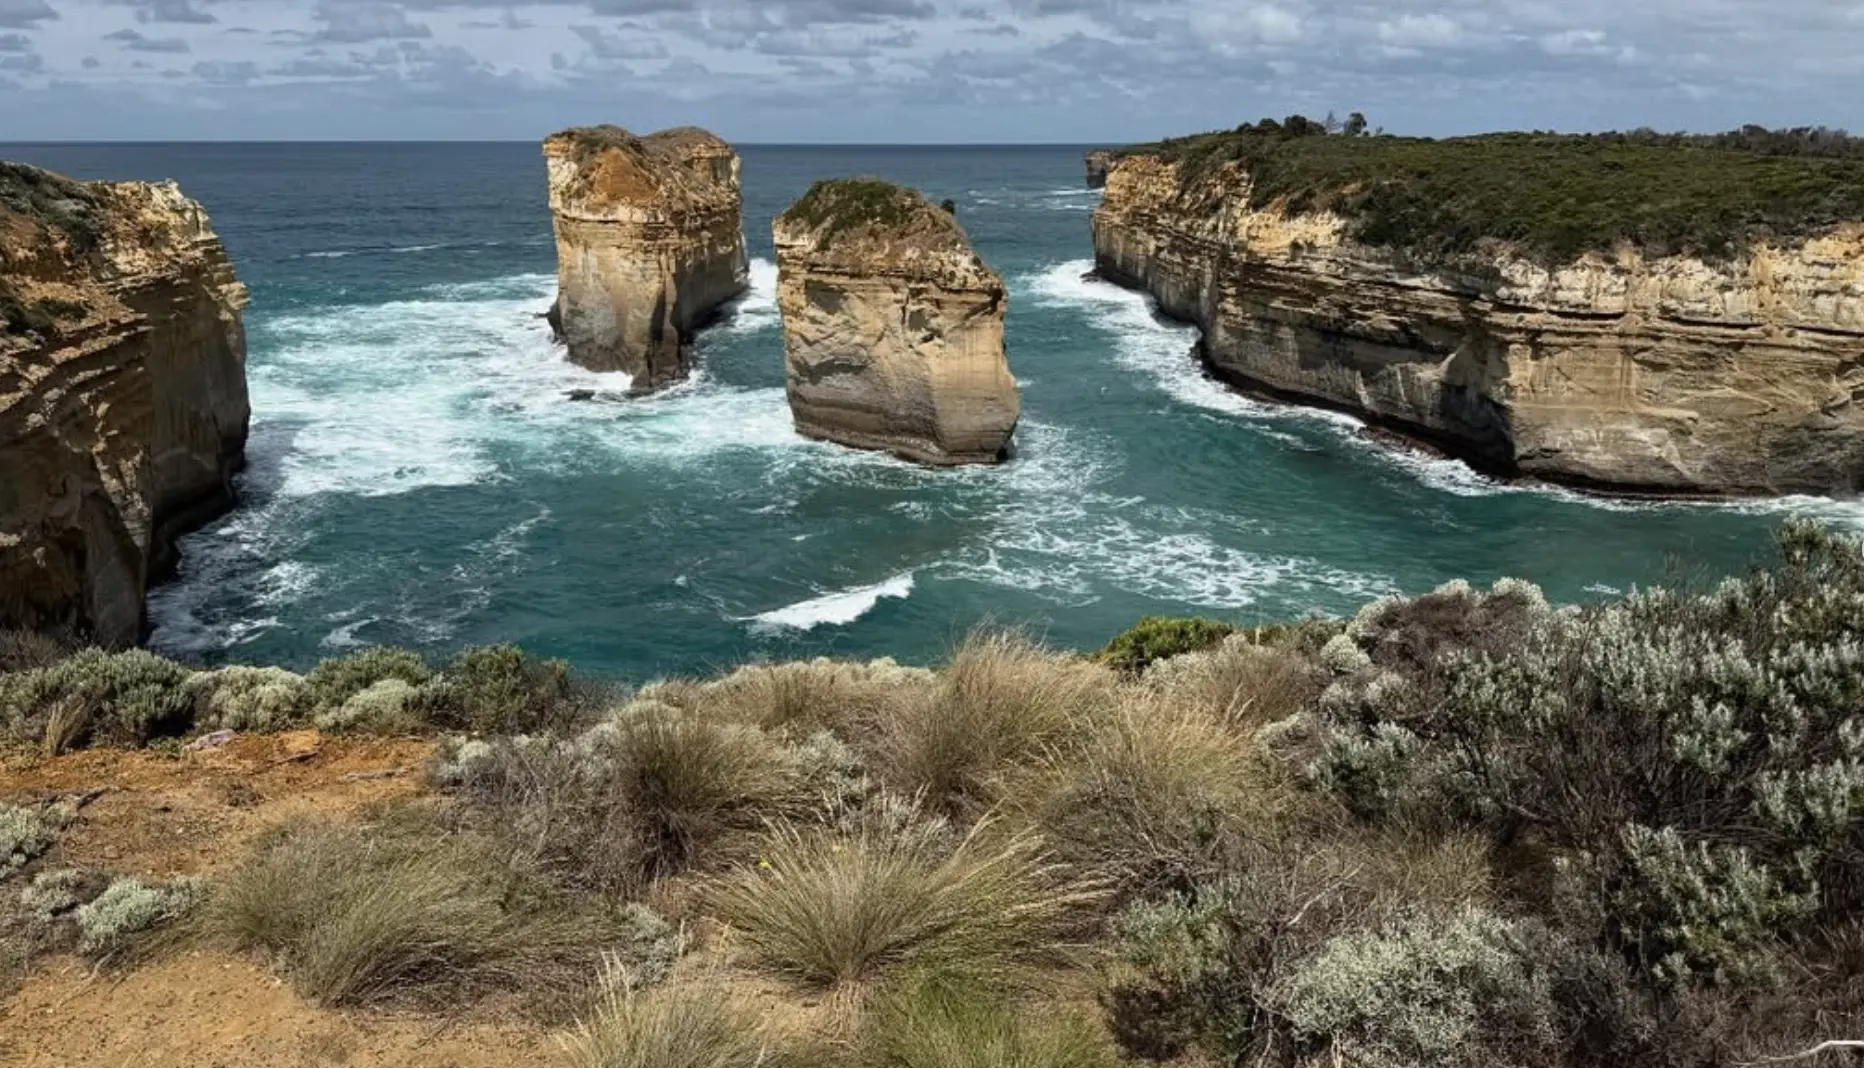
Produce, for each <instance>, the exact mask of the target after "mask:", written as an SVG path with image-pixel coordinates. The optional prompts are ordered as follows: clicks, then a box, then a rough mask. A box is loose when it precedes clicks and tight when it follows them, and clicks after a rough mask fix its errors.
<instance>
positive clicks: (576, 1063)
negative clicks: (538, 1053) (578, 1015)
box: [563, 975, 770, 1068]
mask: <svg viewBox="0 0 1864 1068" xmlns="http://www.w3.org/2000/svg"><path fill="white" fill-rule="evenodd" d="M563 1050H564V1054H565V1057H564V1060H565V1063H566V1064H568V1065H569V1068H758V1066H759V1065H763V1064H766V1063H767V1062H768V1061H769V1059H770V1057H769V1054H770V1051H769V1049H768V1047H767V1046H766V1044H765V1042H764V1040H763V1038H762V1036H761V1035H760V1034H759V1033H758V1028H757V1025H756V1021H754V1020H752V1019H751V1018H750V1017H749V1016H747V1015H746V1013H745V1012H744V1011H743V1010H742V1009H741V1008H739V1007H738V1006H737V1005H734V1004H733V1003H732V1002H731V1000H730V999H729V998H728V997H727V996H726V994H725V991H724V989H723V988H722V987H721V986H719V985H707V986H702V987H681V988H677V989H669V988H666V987H659V988H655V989H650V990H637V989H633V988H631V987H630V986H629V985H628V984H627V982H626V981H625V980H623V979H622V978H621V977H619V976H613V975H611V976H609V977H607V981H606V982H605V983H604V989H603V992H602V994H601V996H600V997H599V998H598V999H597V1002H596V1006H595V1009H594V1011H593V1012H592V1013H590V1014H589V1016H587V1017H586V1018H584V1019H582V1020H579V1021H578V1022H577V1024H576V1027H575V1028H574V1029H573V1030H572V1031H571V1032H570V1033H569V1034H568V1035H567V1036H565V1037H564V1039H563Z"/></svg>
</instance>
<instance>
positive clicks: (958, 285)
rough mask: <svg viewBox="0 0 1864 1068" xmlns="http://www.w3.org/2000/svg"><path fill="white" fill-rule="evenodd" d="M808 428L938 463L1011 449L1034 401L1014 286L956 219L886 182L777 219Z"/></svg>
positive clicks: (799, 403) (839, 186)
mask: <svg viewBox="0 0 1864 1068" xmlns="http://www.w3.org/2000/svg"><path fill="white" fill-rule="evenodd" d="M775 230H776V246H777V306H778V309H779V310H780V312H781V313H782V316H783V341H784V347H785V350H786V351H787V353H788V378H787V383H788V393H789V399H790V411H791V412H792V413H793V415H794V416H795V420H796V428H797V430H798V431H800V432H802V433H803V434H806V435H808V436H810V437H815V438H822V439H826V440H828V441H834V442H839V443H841V444H843V445H852V446H855V447H857V448H864V449H881V450H885V451H887V452H891V453H895V454H897V455H899V456H903V457H906V458H907V459H911V460H917V461H919V462H921V463H929V464H966V463H992V462H995V461H997V460H999V459H1001V458H1003V456H1004V455H1005V454H1006V453H1007V450H1008V447H1009V440H1010V435H1011V434H1012V433H1013V432H1014V431H1015V429H1016V419H1017V415H1018V413H1019V412H1020V410H1021V402H1020V400H1019V399H1018V397H1017V394H1016V380H1015V379H1014V378H1012V377H1011V376H1010V368H1009V364H1008V363H1007V362H1006V360H1005V358H1004V353H1003V313H1004V309H1005V308H1006V307H1007V305H1008V296H1007V294H1006V293H1005V291H1004V288H1003V279H1001V278H999V277H998V276H997V274H996V272H994V271H992V270H991V269H990V268H989V267H988V266H986V265H985V264H984V261H983V260H981V259H979V258H978V255H977V253H976V252H974V251H972V249H971V242H970V239H969V238H968V237H966V236H965V233H964V229H963V228H962V227H960V226H959V225H958V221H957V220H956V219H955V218H954V217H953V216H952V215H951V213H949V212H947V211H945V210H943V209H941V208H939V207H937V206H935V205H933V204H931V203H930V202H928V201H927V200H926V199H925V198H924V197H923V196H921V195H920V194H918V193H916V192H914V191H912V190H907V189H901V188H899V187H898V186H893V185H888V184H887V183H885V182H879V181H874V180H870V179H850V180H838V181H830V182H818V183H816V185H815V187H814V188H812V189H811V190H810V191H809V192H808V194H806V195H805V196H804V197H803V198H802V199H801V200H799V201H797V202H796V203H795V204H794V205H792V206H791V207H790V209H789V210H788V211H786V212H784V213H783V214H782V215H781V216H779V217H778V218H777V221H776V228H775Z"/></svg>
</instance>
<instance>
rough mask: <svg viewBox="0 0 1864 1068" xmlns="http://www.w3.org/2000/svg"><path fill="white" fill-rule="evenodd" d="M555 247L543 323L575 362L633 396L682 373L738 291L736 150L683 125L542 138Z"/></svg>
mask: <svg viewBox="0 0 1864 1068" xmlns="http://www.w3.org/2000/svg"><path fill="white" fill-rule="evenodd" d="M544 160H545V162H546V164H547V166H548V171H549V179H550V214H551V219H552V222H553V225H554V228H555V230H556V238H557V302H556V305H555V306H554V307H553V308H552V309H551V316H550V322H551V325H552V326H553V327H554V328H555V329H556V331H557V334H558V336H559V337H561V338H562V339H563V341H564V342H565V344H566V345H567V346H568V348H569V356H570V359H571V360H572V361H574V362H575V363H577V364H580V365H582V366H583V367H587V368H590V369H592V370H597V371H627V372H628V373H630V374H632V375H633V376H634V384H635V385H636V386H637V387H644V388H650V389H651V388H656V387H659V386H664V385H666V384H668V383H670V382H674V381H677V380H679V379H681V378H683V377H685V376H686V374H687V372H688V370H689V369H690V366H691V348H692V340H693V334H694V332H695V331H697V330H698V329H699V328H700V327H702V326H704V325H705V324H706V322H707V321H709V320H710V319H712V318H713V317H715V316H716V315H717V314H718V310H719V307H720V305H722V304H724V303H725V302H726V301H729V300H730V299H731V298H733V297H735V296H737V295H738V294H739V293H741V292H743V291H744V288H745V285H746V282H747V280H748V277H749V272H748V265H747V262H746V260H745V253H744V228H743V221H742V218H741V216H742V211H743V208H742V202H741V195H740V192H739V179H738V171H739V163H738V156H737V153H735V152H733V151H732V149H731V146H730V145H728V144H726V143H725V142H724V141H722V140H720V139H719V138H717V137H715V136H713V135H712V134H710V133H707V132H706V131H704V130H697V129H693V128H690V127H682V128H680V129H674V130H662V131H660V132H659V133H656V134H650V135H649V136H646V137H636V136H634V135H633V134H630V133H629V132H628V131H626V130H623V129H621V128H620V127H618V126H592V127H584V128H579V129H573V130H564V131H562V132H561V133H557V134H553V135H551V136H550V137H549V138H548V139H547V140H545V141H544Z"/></svg>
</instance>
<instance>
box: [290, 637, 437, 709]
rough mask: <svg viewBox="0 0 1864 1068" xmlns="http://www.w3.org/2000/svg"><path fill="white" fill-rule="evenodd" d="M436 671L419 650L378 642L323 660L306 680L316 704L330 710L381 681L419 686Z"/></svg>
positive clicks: (320, 707)
mask: <svg viewBox="0 0 1864 1068" xmlns="http://www.w3.org/2000/svg"><path fill="white" fill-rule="evenodd" d="M432 674H433V673H432V672H431V671H429V670H428V668H427V663H426V661H424V660H422V659H421V655H420V654H419V653H416V652H413V651H411V650H408V649H396V648H393V647H390V646H375V647H371V648H368V649H359V650H357V651H356V652H353V653H349V654H346V655H344V656H337V657H331V658H330V659H328V660H323V661H319V662H318V665H317V666H316V667H314V668H312V669H311V673H310V674H309V675H307V676H305V679H304V681H305V682H306V683H308V684H309V685H310V689H311V702H312V704H313V705H314V706H315V707H316V709H317V711H318V712H320V713H326V714H327V713H329V712H331V711H332V710H334V709H338V708H341V707H343V704H344V702H346V701H348V700H349V699H350V698H352V697H355V696H356V695H357V694H359V693H362V692H363V691H364V690H367V689H368V688H370V687H371V686H374V685H376V684H377V683H380V682H383V681H385V680H388V679H399V680H400V681H402V682H405V683H407V684H408V685H409V686H419V685H420V684H422V683H424V682H426V681H427V680H428V679H429V678H430V677H431V676H432Z"/></svg>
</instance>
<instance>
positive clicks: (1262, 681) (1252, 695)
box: [1143, 634, 1322, 727]
mask: <svg viewBox="0 0 1864 1068" xmlns="http://www.w3.org/2000/svg"><path fill="white" fill-rule="evenodd" d="M1143 681H1144V683H1145V686H1146V688H1147V689H1149V690H1152V691H1153V692H1155V693H1158V694H1159V695H1160V697H1161V699H1163V700H1164V701H1166V702H1168V703H1170V704H1174V705H1178V706H1182V707H1186V708H1191V709H1196V710H1198V711H1200V712H1203V713H1205V714H1208V715H1212V716H1215V717H1217V718H1218V719H1220V720H1222V721H1224V722H1226V723H1230V724H1234V725H1237V726H1243V727H1258V726H1262V725H1264V724H1268V723H1276V722H1280V721H1282V720H1284V719H1286V718H1288V717H1289V716H1293V715H1296V714H1298V713H1300V712H1301V711H1302V710H1303V709H1305V708H1306V707H1307V706H1308V705H1309V704H1310V703H1311V702H1312V701H1313V700H1314V698H1315V697H1317V696H1318V695H1319V693H1320V689H1321V683H1322V678H1321V675H1320V672H1319V671H1318V669H1317V668H1316V665H1315V662H1314V660H1313V658H1311V657H1309V656H1307V655H1305V654H1304V653H1302V652H1300V651H1299V650H1298V649H1295V648H1290V647H1286V646H1280V645H1262V644H1259V643H1257V642H1255V641H1253V640H1252V639H1251V637H1250V636H1248V635H1243V634H1237V635H1232V636H1230V637H1229V638H1226V639H1224V640H1223V641H1221V642H1219V643H1218V644H1216V645H1215V646H1212V647H1210V648H1209V649H1207V650H1205V651H1203V652H1198V653H1190V654H1186V655H1181V656H1176V657H1172V658H1171V659H1169V660H1163V661H1159V662H1157V663H1155V664H1154V665H1152V667H1151V668H1150V669H1149V670H1148V671H1146V673H1145V675H1144V679H1143Z"/></svg>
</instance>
